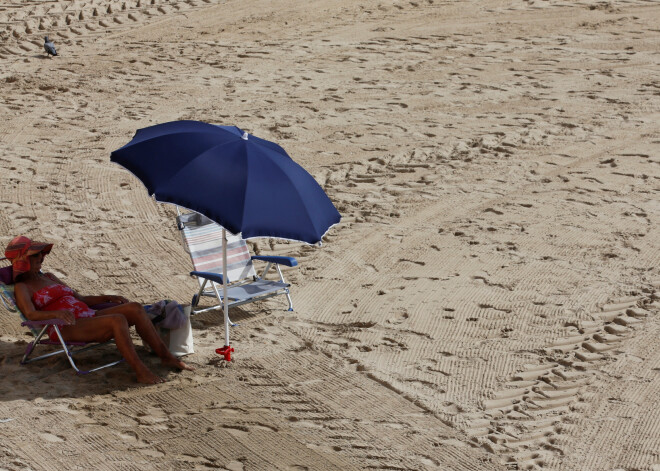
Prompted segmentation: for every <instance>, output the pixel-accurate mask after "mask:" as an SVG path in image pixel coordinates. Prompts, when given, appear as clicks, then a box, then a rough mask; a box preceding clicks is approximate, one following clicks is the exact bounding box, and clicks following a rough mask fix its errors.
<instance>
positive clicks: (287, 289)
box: [275, 265, 293, 311]
mask: <svg viewBox="0 0 660 471" xmlns="http://www.w3.org/2000/svg"><path fill="white" fill-rule="evenodd" d="M275 268H276V269H277V273H278V274H279V275H280V281H281V282H282V283H286V281H284V275H282V270H280V266H279V265H275ZM284 291H285V293H286V299H287V300H288V301H289V311H293V301H291V295H290V294H289V288H286V289H285V290H284Z"/></svg>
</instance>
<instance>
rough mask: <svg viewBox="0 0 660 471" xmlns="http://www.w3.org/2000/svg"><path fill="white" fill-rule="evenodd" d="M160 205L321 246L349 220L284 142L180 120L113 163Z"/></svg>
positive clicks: (118, 154) (247, 233)
mask: <svg viewBox="0 0 660 471" xmlns="http://www.w3.org/2000/svg"><path fill="white" fill-rule="evenodd" d="M110 159H111V160H112V161H113V162H116V163H118V164H120V165H122V166H123V167H125V168H126V169H128V170H129V171H131V172H132V173H133V174H134V175H135V176H136V177H138V178H139V179H140V180H141V181H142V183H144V185H145V186H146V188H147V191H148V192H149V194H150V195H152V196H154V197H155V199H156V200H157V201H160V202H166V203H172V204H176V205H178V206H182V207H184V208H188V209H190V210H193V211H196V212H198V213H201V214H203V215H205V216H207V217H208V218H210V219H212V220H214V221H215V222H217V223H218V224H220V225H221V226H222V227H224V228H226V229H227V230H228V231H229V232H231V233H233V234H238V233H242V235H243V238H245V239H249V238H254V237H277V238H283V239H293V240H299V241H302V242H307V243H310V244H313V243H316V242H319V241H320V240H321V239H322V237H323V235H324V234H325V233H326V232H327V230H328V229H329V228H330V227H331V226H333V225H334V224H337V223H338V222H339V220H340V219H341V216H340V215H339V212H338V211H337V209H336V208H335V207H334V205H333V204H332V202H331V201H330V198H328V196H327V195H326V194H325V192H324V191H323V189H322V188H321V186H320V185H319V184H318V183H317V182H316V180H314V178H313V177H312V176H311V175H310V174H309V173H307V171H306V170H305V169H303V168H302V167H301V166H300V165H298V164H297V163H296V162H294V161H293V159H291V157H289V156H288V155H287V153H286V152H285V151H284V149H282V147H280V146H279V145H277V144H275V143H273V142H270V141H267V140H265V139H260V138H258V137H255V136H252V135H250V134H248V133H246V132H243V131H242V130H240V129H239V128H237V127H235V126H217V125H213V124H208V123H204V122H200V121H173V122H169V123H163V124H158V125H155V126H150V127H148V128H144V129H140V130H138V131H137V132H136V133H135V136H134V137H133V139H132V140H131V141H130V142H129V143H128V144H126V145H125V146H123V147H121V148H120V149H118V150H116V151H114V152H112V154H111V158H110Z"/></svg>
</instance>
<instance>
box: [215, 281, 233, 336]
mask: <svg viewBox="0 0 660 471" xmlns="http://www.w3.org/2000/svg"><path fill="white" fill-rule="evenodd" d="M212 283H213V289H214V290H215V295H216V297H217V298H218V301H220V304H221V307H222V310H223V312H224V310H225V300H224V299H223V298H222V295H221V294H220V291H219V290H218V285H217V283H216V282H215V281H213V282H212ZM227 320H228V321H229V325H230V326H232V327H238V325H239V324H236V323H235V322H232V321H231V319H230V318H229V315H227Z"/></svg>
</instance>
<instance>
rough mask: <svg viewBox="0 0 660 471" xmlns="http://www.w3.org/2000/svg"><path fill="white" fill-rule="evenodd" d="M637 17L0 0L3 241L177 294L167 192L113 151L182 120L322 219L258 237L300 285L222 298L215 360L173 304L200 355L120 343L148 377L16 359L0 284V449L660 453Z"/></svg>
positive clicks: (612, 464)
mask: <svg viewBox="0 0 660 471" xmlns="http://www.w3.org/2000/svg"><path fill="white" fill-rule="evenodd" d="M659 25H660V4H658V3H657V2H650V1H643V0H630V1H611V2H596V1H586V0H585V1H577V0H576V1H569V0H548V1H542V0H530V1H523V0H492V1H488V2H484V1H477V0H466V1H463V2H455V1H440V0H416V1H399V0H397V1H393V2H391V1H375V0H358V1H349V0H326V1H323V2H320V1H315V2H304V1H300V0H271V1H256V0H243V1H235V0H231V1H218V0H188V1H179V0H172V1H166V0H126V1H123V0H119V1H115V0H112V1H111V0H88V1H82V0H67V1H64V0H56V1H47V2H46V1H40V2H25V1H22V0H8V1H3V2H2V6H0V39H1V41H0V90H1V93H0V120H1V122H2V124H1V125H0V144H1V145H0V207H1V208H2V210H1V211H0V245H1V246H2V247H3V248H4V246H5V245H6V243H7V242H9V240H11V238H12V237H13V236H15V235H18V234H24V235H27V236H30V237H32V238H34V239H37V240H46V241H50V242H53V243H54V244H55V247H54V249H53V252H52V253H51V254H50V255H48V256H47V257H46V259H45V262H44V267H45V268H46V269H47V270H49V271H52V272H54V273H55V274H57V275H58V276H60V277H61V278H62V279H64V280H65V281H66V282H67V283H68V284H69V285H71V286H72V287H74V288H75V289H77V290H78V291H80V292H81V293H84V294H99V293H118V294H123V295H125V296H126V297H129V298H131V299H134V300H138V301H141V302H144V303H149V302H153V301H156V300H158V299H163V298H170V299H176V300H178V301H179V302H181V303H188V302H190V298H191V296H192V294H193V293H194V292H195V290H196V287H197V282H196V280H195V279H193V278H191V277H190V276H189V275H188V273H189V271H190V268H191V265H190V260H189V258H188V255H187V254H186V253H185V251H184V250H183V248H182V245H181V242H180V238H179V234H178V231H177V229H176V226H175V224H174V216H175V214H176V213H175V209H174V208H173V207H172V206H169V205H163V204H158V203H156V202H154V201H153V200H152V199H150V198H149V196H148V194H147V192H146V191H145V189H144V187H143V186H142V184H141V183H140V182H139V181H138V180H137V179H136V178H135V177H134V176H133V175H131V174H130V173H129V172H128V171H126V170H124V169H123V168H121V167H119V166H118V165H115V164H113V163H111V162H110V160H109V157H110V152H111V151H112V150H114V149H117V148H119V147H121V146H122V145H124V144H125V143H127V142H128V141H129V140H130V139H131V138H132V136H133V134H134V132H135V131H136V130H137V129H139V128H143V127H146V126H149V125H152V124H156V123H161V122H166V121H171V120H179V119H196V120H202V121H207V122H212V123H216V124H227V125H237V126H239V127H240V128H242V129H244V130H246V131H248V132H250V133H251V134H254V135H257V136H260V137H263V138H265V139H269V140H273V141H275V142H277V143H279V144H280V145H282V146H283V147H284V148H285V149H286V150H287V151H288V153H289V154H290V155H291V156H292V157H293V158H294V159H295V160H296V161H297V162H299V163H300V164H301V165H302V166H304V167H305V168H306V169H307V170H308V171H309V172H310V173H312V174H313V175H314V177H315V178H316V179H317V180H318V181H319V183H320V184H321V185H322V186H323V187H324V189H325V190H326V191H327V193H328V195H329V196H330V197H331V199H332V200H333V202H334V203H335V205H336V206H337V208H338V209H339V211H340V212H341V214H342V216H343V219H342V222H341V223H340V224H339V225H337V226H335V227H334V228H333V229H332V230H331V231H330V232H329V233H328V234H327V236H326V238H325V239H324V244H323V246H322V247H311V246H305V245H303V244H298V243H293V242H291V243H289V242H284V241H271V240H264V239H261V240H257V241H254V243H253V244H252V245H253V249H254V250H255V251H256V252H258V253H262V254H275V255H291V256H295V257H297V258H298V261H299V266H297V267H295V268H290V269H286V270H285V271H284V274H285V277H286V278H287V281H290V282H291V283H292V289H291V291H292V297H293V302H294V306H295V311H294V312H287V311H286V307H287V305H286V301H285V300H284V299H277V298H276V299H273V300H269V301H267V302H263V303H258V304H248V305H245V306H242V307H239V308H236V309H233V310H232V319H233V320H235V321H237V322H239V323H240V327H236V328H232V330H231V335H232V345H233V346H234V348H235V353H234V358H233V361H232V362H231V363H229V364H227V363H225V362H224V361H222V360H221V358H220V357H219V356H218V355H216V354H215V353H214V350H215V348H217V347H220V346H222V344H223V327H222V322H221V314H220V313H218V312H209V313H204V314H200V315H197V316H195V317H193V319H192V326H193V331H194V339H195V349H196V352H195V354H193V355H190V356H188V357H186V361H187V362H189V363H191V364H192V365H194V366H195V367H196V368H197V370H196V371H194V372H184V373H175V372H172V371H170V370H167V369H164V368H162V367H160V366H159V364H158V360H157V358H156V357H154V356H152V355H150V354H149V353H148V352H147V351H146V350H145V349H144V348H143V347H140V348H139V353H140V355H141V357H142V358H143V359H144V360H145V362H146V363H147V364H148V365H149V366H150V367H152V368H153V370H154V371H155V372H157V373H158V374H161V375H164V376H166V377H167V380H168V382H167V383H165V384H161V385H156V386H148V387H145V386H139V385H137V384H136V383H135V381H134V375H133V373H132V372H131V370H130V369H129V367H128V366H126V364H122V365H119V366H116V367H113V368H110V369H107V370H103V371H100V372H97V373H94V374H90V375H86V376H80V377H78V376H76V375H74V374H73V372H72V370H71V369H70V368H69V367H68V365H67V363H66V361H65V360H64V359H63V358H53V359H48V360H45V361H43V362H41V363H35V364H30V365H27V366H20V365H19V361H20V359H21V356H22V353H23V350H24V349H25V345H26V342H27V341H28V340H29V337H28V336H27V335H26V333H25V329H24V328H22V327H21V326H20V322H19V320H18V319H17V317H16V316H15V315H11V314H9V313H8V312H6V311H4V310H1V309H0V469H9V470H27V469H33V470H60V469H61V470H64V469H67V470H71V469H98V470H133V469H135V470H138V469H139V470H144V469H159V470H181V469H183V470H188V469H190V470H205V469H219V470H232V471H237V470H271V469H280V470H326V469H327V470H333V469H337V470H339V469H341V470H346V469H355V470H359V469H377V470H378V469H389V470H435V469H438V470H468V469H469V470H505V469H549V470H655V471H657V470H659V469H660V452H659V450H660V411H659V410H658V408H657V404H658V402H659V401H660V348H658V342H659V340H658V339H659V337H660V316H659V315H658V314H659V311H660V301H659V299H660V298H659V294H658V293H659V292H660V271H659V269H658V266H659V262H660V252H659V247H660V244H659V242H660V237H659V234H658V222H659V216H660V205H659V204H658V201H659V196H660V193H659V190H660V165H659V164H660V152H659V149H660V145H659V144H660V132H659V130H658V129H659V128H658V122H659V121H660V67H659V66H658V63H659V61H660V56H659V55H658V47H657V46H658V44H659V41H660V28H659ZM45 35H48V36H49V37H50V38H51V39H52V40H53V41H54V42H55V46H56V47H57V49H58V52H59V56H58V57H54V58H49V57H46V56H45V54H44V52H43V46H42V45H43V36H45ZM116 355H117V353H116V350H115V349H114V348H113V347H103V348H102V349H99V350H97V351H96V352H95V353H90V354H88V355H87V356H86V357H84V358H83V359H81V362H82V363H83V364H87V365H93V364H94V362H96V361H100V360H103V359H104V358H110V357H114V356H116Z"/></svg>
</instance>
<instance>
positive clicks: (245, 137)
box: [241, 131, 248, 141]
mask: <svg viewBox="0 0 660 471" xmlns="http://www.w3.org/2000/svg"><path fill="white" fill-rule="evenodd" d="M247 136H248V135H247V131H244V132H243V135H242V136H241V139H243V140H244V141H247Z"/></svg>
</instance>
